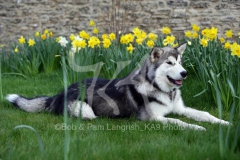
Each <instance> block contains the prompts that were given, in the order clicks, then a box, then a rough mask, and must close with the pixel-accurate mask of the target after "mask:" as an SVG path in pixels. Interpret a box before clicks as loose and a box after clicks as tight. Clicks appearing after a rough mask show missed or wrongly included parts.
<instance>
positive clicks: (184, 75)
mask: <svg viewBox="0 0 240 160" xmlns="http://www.w3.org/2000/svg"><path fill="white" fill-rule="evenodd" d="M187 74H188V73H187V71H182V72H180V75H181V76H182V78H181V79H173V78H172V77H170V76H167V78H168V80H169V81H170V82H171V83H173V84H175V85H177V86H181V85H182V80H183V79H185V78H186V77H187Z"/></svg>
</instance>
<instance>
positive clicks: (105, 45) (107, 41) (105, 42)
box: [103, 38, 111, 48]
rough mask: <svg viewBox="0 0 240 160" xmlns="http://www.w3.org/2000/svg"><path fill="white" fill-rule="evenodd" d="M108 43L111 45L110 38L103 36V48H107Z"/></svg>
mask: <svg viewBox="0 0 240 160" xmlns="http://www.w3.org/2000/svg"><path fill="white" fill-rule="evenodd" d="M110 45H111V40H110V39H108V38H105V39H104V40H103V48H109V46H110Z"/></svg>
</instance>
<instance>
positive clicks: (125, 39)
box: [120, 33, 134, 44]
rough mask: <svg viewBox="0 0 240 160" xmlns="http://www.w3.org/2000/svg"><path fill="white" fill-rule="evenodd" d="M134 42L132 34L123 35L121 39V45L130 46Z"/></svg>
mask: <svg viewBox="0 0 240 160" xmlns="http://www.w3.org/2000/svg"><path fill="white" fill-rule="evenodd" d="M133 40H134V35H132V34H131V33H129V34H126V35H122V36H121V38H120V43H121V44H128V43H132V42H133Z"/></svg>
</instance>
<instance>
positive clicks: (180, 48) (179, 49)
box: [175, 43, 187, 55]
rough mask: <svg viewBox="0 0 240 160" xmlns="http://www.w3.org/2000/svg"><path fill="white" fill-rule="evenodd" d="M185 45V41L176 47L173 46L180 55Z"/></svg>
mask: <svg viewBox="0 0 240 160" xmlns="http://www.w3.org/2000/svg"><path fill="white" fill-rule="evenodd" d="M186 47H187V43H183V44H180V45H179V46H178V47H177V48H175V49H176V50H177V51H178V52H179V53H180V54H181V55H182V54H183V52H184V51H185V49H186Z"/></svg>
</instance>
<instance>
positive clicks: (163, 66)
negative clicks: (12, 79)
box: [6, 43, 229, 130]
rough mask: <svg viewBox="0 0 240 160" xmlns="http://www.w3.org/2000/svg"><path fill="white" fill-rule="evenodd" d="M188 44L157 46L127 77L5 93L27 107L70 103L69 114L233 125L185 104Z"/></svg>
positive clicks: (56, 108)
mask: <svg viewBox="0 0 240 160" xmlns="http://www.w3.org/2000/svg"><path fill="white" fill-rule="evenodd" d="M185 49H186V43H184V44H181V45H179V46H178V47H176V48H171V47H162V48H160V47H154V48H152V50H151V51H150V53H149V54H148V55H147V58H146V59H145V61H144V63H143V65H141V67H140V68H137V69H135V70H133V71H132V72H131V73H130V74H129V75H128V76H126V77H125V78H120V79H112V80H107V79H100V78H91V79H85V80H83V81H81V83H74V84H72V85H70V86H69V87H68V89H67V93H65V92H64V91H63V92H62V93H60V94H58V95H55V96H53V97H47V96H39V97H35V98H31V99H29V98H25V97H23V96H20V95H18V94H9V95H7V96H6V99H7V100H8V101H9V102H11V103H12V104H14V105H15V106H17V107H18V108H20V109H22V110H25V111H27V112H41V111H48V112H54V113H57V114H63V112H64V106H66V107H67V112H68V113H69V114H70V115H72V116H74V117H81V118H82V119H95V118H97V117H109V118H126V117H131V116H136V117H137V118H139V119H140V120H150V121H159V122H161V123H163V124H167V123H172V124H175V125H178V126H181V127H188V128H190V129H195V130H206V129H205V128H204V127H202V126H198V125H195V124H188V123H185V122H183V121H181V120H179V119H174V118H167V117H165V116H166V115H167V114H169V113H173V114H178V115H184V116H186V117H188V118H191V119H194V120H196V121H205V122H211V123H220V124H223V125H229V122H227V121H224V120H221V119H218V118H216V117H214V116H212V115H210V114H209V113H208V112H205V111H199V110H196V109H193V108H189V107H186V106H185V105H184V103H183V100H182V98H181V92H180V89H179V88H180V87H181V86H182V82H183V80H184V79H186V78H187V74H188V72H187V71H186V70H185V69H184V68H183V66H182V64H181V63H182V56H183V53H184V51H185ZM81 94H85V96H84V97H85V98H82V99H81V100H80V95H81ZM65 99H66V101H65Z"/></svg>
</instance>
